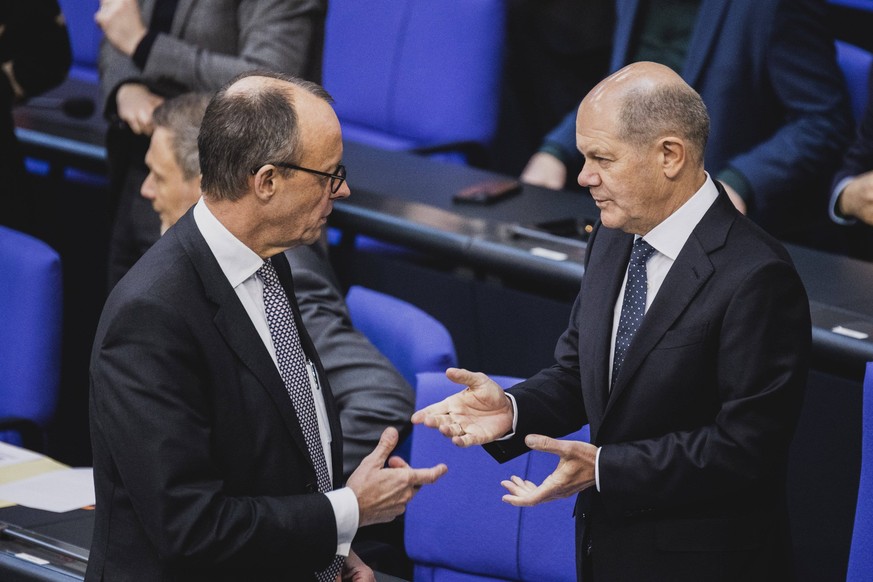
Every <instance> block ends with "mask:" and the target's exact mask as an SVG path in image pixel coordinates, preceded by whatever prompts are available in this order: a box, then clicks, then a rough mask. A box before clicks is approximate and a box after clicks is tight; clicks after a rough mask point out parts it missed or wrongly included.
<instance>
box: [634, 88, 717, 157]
mask: <svg viewBox="0 0 873 582" xmlns="http://www.w3.org/2000/svg"><path fill="white" fill-rule="evenodd" d="M618 124H619V138H620V139H622V140H623V141H626V142H628V143H632V144H634V145H637V146H647V145H650V144H652V143H653V142H654V141H655V140H657V139H658V138H660V137H663V136H665V135H671V134H672V135H678V136H679V137H682V138H684V139H685V140H687V141H688V143H689V144H690V145H691V150H692V151H691V154H692V157H694V158H695V159H696V160H697V161H698V162H701V163H702V162H703V156H704V153H705V152H706V140H707V139H708V138H709V114H708V113H707V111H706V105H704V104H703V99H701V97H700V95H699V94H698V93H697V91H695V90H694V89H692V88H691V87H689V86H688V85H685V84H679V83H675V84H668V85H659V86H657V87H655V88H654V89H646V90H644V89H632V90H630V91H628V93H627V94H626V95H625V96H624V100H623V101H622V104H621V107H620V109H619V113H618Z"/></svg>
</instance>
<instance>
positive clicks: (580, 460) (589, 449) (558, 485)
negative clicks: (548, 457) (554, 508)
mask: <svg viewBox="0 0 873 582" xmlns="http://www.w3.org/2000/svg"><path fill="white" fill-rule="evenodd" d="M524 443H525V444H526V445H527V446H528V447H530V448H531V449H533V450H535V451H544V452H546V453H553V454H555V455H558V458H559V460H558V466H557V468H556V469H555V470H554V472H552V474H551V475H549V476H548V477H546V478H545V480H543V482H542V483H541V484H540V485H539V486H538V485H537V484H536V483H533V482H532V481H526V480H524V479H522V478H521V477H516V476H515V475H513V476H512V477H511V478H510V479H508V480H506V481H501V482H500V484H501V485H503V486H504V487H505V488H506V489H507V490H508V491H509V494H508V495H504V496H503V501H505V502H506V503H509V504H510V505H516V506H520V507H529V506H531V505H538V504H540V503H544V502H546V501H552V500H554V499H561V498H562V497H569V496H570V495H574V494H576V493H579V492H580V491H582V490H584V489H587V488H588V487H591V485H593V484H594V462H595V459H596V458H597V447H596V446H594V445H592V444H589V443H583V442H581V441H559V440H556V439H553V438H549V437H547V436H542V435H538V434H530V435H528V436H527V437H526V438H525V439H524Z"/></svg>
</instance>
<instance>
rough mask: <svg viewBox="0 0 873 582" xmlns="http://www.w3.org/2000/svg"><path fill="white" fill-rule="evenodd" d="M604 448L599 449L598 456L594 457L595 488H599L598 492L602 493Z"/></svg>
mask: <svg viewBox="0 0 873 582" xmlns="http://www.w3.org/2000/svg"><path fill="white" fill-rule="evenodd" d="M602 448H603V447H597V456H596V457H594V487H596V488H597V492H598V493H600V449H602Z"/></svg>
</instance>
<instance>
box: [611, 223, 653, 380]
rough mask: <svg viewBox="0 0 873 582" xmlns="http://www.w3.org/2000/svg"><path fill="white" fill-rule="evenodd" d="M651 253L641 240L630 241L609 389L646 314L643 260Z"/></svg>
mask: <svg viewBox="0 0 873 582" xmlns="http://www.w3.org/2000/svg"><path fill="white" fill-rule="evenodd" d="M654 252H655V249H654V248H652V245H650V244H649V243H647V242H646V241H644V240H643V239H642V238H638V239H637V240H636V241H634V248H633V250H632V251H631V258H630V263H628V267H627V284H626V285H625V288H624V300H623V301H622V303H621V316H620V317H619V318H618V331H617V332H616V334H615V353H614V355H613V358H612V386H615V380H616V378H618V374H619V372H620V371H621V365H622V363H624V356H625V354H626V353H627V349H628V347H629V346H630V343H631V340H633V339H634V336H635V335H636V333H637V330H638V329H639V328H640V324H641V323H642V322H643V316H644V315H645V314H646V288H647V287H648V281H647V278H646V261H648V260H649V257H651V256H652V254H653V253H654ZM610 389H611V388H610Z"/></svg>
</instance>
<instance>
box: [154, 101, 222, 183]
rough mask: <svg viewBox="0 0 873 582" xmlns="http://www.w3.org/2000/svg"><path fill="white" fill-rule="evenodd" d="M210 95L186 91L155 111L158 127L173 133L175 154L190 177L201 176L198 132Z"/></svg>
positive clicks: (165, 102)
mask: <svg viewBox="0 0 873 582" xmlns="http://www.w3.org/2000/svg"><path fill="white" fill-rule="evenodd" d="M209 98H210V96H209V95H206V94H203V93H185V94H183V95H179V96H178V97H174V98H172V99H168V100H167V101H164V102H163V103H162V104H161V105H159V106H158V107H157V108H156V109H155V111H154V114H153V119H154V123H155V127H162V128H164V129H166V130H168V131H169V132H171V133H172V134H173V157H174V158H175V159H176V163H177V164H178V165H179V168H181V170H182V176H183V177H184V178H185V179H186V180H191V179H193V178H196V177H197V176H199V175H200V161H199V159H198V158H199V156H198V153H197V135H198V134H199V133H200V122H201V121H203V114H204V112H205V111H206V106H207V105H208V104H209Z"/></svg>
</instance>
